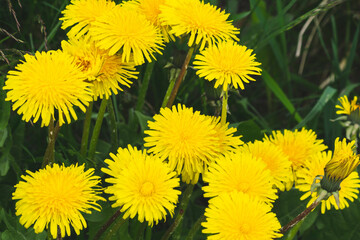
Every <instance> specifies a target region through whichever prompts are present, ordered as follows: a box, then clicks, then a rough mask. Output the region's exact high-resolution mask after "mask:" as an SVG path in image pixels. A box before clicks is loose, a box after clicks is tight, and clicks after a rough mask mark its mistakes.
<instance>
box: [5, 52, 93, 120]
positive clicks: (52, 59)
mask: <svg viewBox="0 0 360 240" xmlns="http://www.w3.org/2000/svg"><path fill="white" fill-rule="evenodd" d="M24 58H25V61H21V63H19V64H18V65H17V66H16V67H15V69H16V70H12V71H9V72H8V75H7V80H6V81H5V86H4V87H3V89H4V90H9V91H8V92H7V98H6V101H12V102H14V104H13V106H12V107H13V110H16V109H18V110H17V113H18V114H20V115H21V114H23V120H25V121H27V122H28V121H30V119H32V121H33V122H37V121H38V120H39V118H40V117H41V119H42V122H41V126H48V125H49V123H50V120H51V119H55V109H56V110H57V112H58V119H59V124H60V126H61V125H62V124H64V123H65V120H64V116H65V119H66V122H67V123H70V122H71V118H70V116H71V117H72V118H74V120H76V119H77V116H76V113H75V111H74V108H73V107H74V106H77V107H79V108H80V109H81V110H82V111H84V112H85V110H86V108H85V106H88V105H89V102H90V101H92V93H91V90H90V86H91V84H90V83H87V82H85V81H84V80H85V78H86V77H85V75H84V74H83V73H82V72H81V70H80V68H79V66H77V65H76V63H75V59H74V58H73V57H72V56H70V55H69V54H67V53H64V52H61V51H49V52H36V53H35V56H33V55H29V54H26V55H25V56H24Z"/></svg>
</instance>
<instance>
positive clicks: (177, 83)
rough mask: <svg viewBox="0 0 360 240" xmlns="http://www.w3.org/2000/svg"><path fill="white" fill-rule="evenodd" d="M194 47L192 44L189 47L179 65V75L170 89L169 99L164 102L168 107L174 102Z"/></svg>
mask: <svg viewBox="0 0 360 240" xmlns="http://www.w3.org/2000/svg"><path fill="white" fill-rule="evenodd" d="M195 47H196V45H194V46H192V47H190V48H189V51H188V53H187V55H186V58H185V61H184V64H183V65H182V67H181V70H180V73H179V76H178V77H177V79H176V82H175V86H174V88H173V89H172V92H171V95H170V98H169V101H168V102H167V103H166V107H168V108H169V107H171V105H172V104H173V103H174V100H175V97H176V94H177V92H178V90H179V87H180V84H181V82H182V81H183V79H184V77H185V74H186V70H187V68H188V65H189V63H190V60H191V57H192V55H193V53H194V50H195Z"/></svg>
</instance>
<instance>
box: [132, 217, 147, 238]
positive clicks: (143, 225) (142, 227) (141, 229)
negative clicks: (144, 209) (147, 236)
mask: <svg viewBox="0 0 360 240" xmlns="http://www.w3.org/2000/svg"><path fill="white" fill-rule="evenodd" d="M147 225H148V223H147V221H144V222H143V223H141V225H140V227H139V230H138V232H137V234H136V238H135V240H144V232H145V229H146V226H147Z"/></svg>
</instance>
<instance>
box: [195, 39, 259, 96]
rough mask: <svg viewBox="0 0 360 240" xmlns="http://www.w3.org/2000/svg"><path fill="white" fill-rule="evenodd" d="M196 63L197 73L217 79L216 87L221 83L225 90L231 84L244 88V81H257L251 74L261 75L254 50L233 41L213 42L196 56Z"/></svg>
mask: <svg viewBox="0 0 360 240" xmlns="http://www.w3.org/2000/svg"><path fill="white" fill-rule="evenodd" d="M194 65H195V66H194V67H195V69H197V72H196V74H197V75H199V76H200V77H204V78H205V79H206V80H209V81H212V80H215V81H216V82H215V88H217V87H218V86H220V85H221V86H222V88H223V89H224V91H226V90H227V89H228V87H229V86H230V85H233V86H234V87H235V88H238V87H240V88H241V89H244V83H249V81H255V79H254V78H252V77H251V76H250V75H261V69H260V68H259V67H258V66H259V65H260V63H258V62H256V59H255V54H252V50H251V49H247V48H246V47H245V46H241V45H238V44H237V43H236V42H233V41H221V42H219V43H217V44H211V45H210V46H208V47H207V48H205V49H204V50H203V51H201V52H200V54H198V55H196V56H195V61H194Z"/></svg>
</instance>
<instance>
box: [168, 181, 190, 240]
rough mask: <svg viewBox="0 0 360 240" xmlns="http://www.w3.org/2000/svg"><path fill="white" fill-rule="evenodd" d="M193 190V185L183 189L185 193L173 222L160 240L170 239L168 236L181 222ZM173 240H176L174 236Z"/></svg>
mask: <svg viewBox="0 0 360 240" xmlns="http://www.w3.org/2000/svg"><path fill="white" fill-rule="evenodd" d="M193 190H194V185H193V184H188V186H187V188H186V189H185V192H184V194H183V197H182V199H181V202H180V204H179V209H178V211H177V214H176V217H175V221H174V222H173V224H172V225H171V226H170V227H169V228H168V230H167V231H166V232H165V234H164V235H163V237H162V238H161V240H168V239H169V238H170V236H171V235H172V234H173V233H174V232H175V230H176V228H177V227H178V226H179V225H180V223H181V222H182V220H183V218H184V214H185V211H186V208H187V205H188V203H189V200H190V197H191V194H192V192H193ZM174 238H176V236H174Z"/></svg>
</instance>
